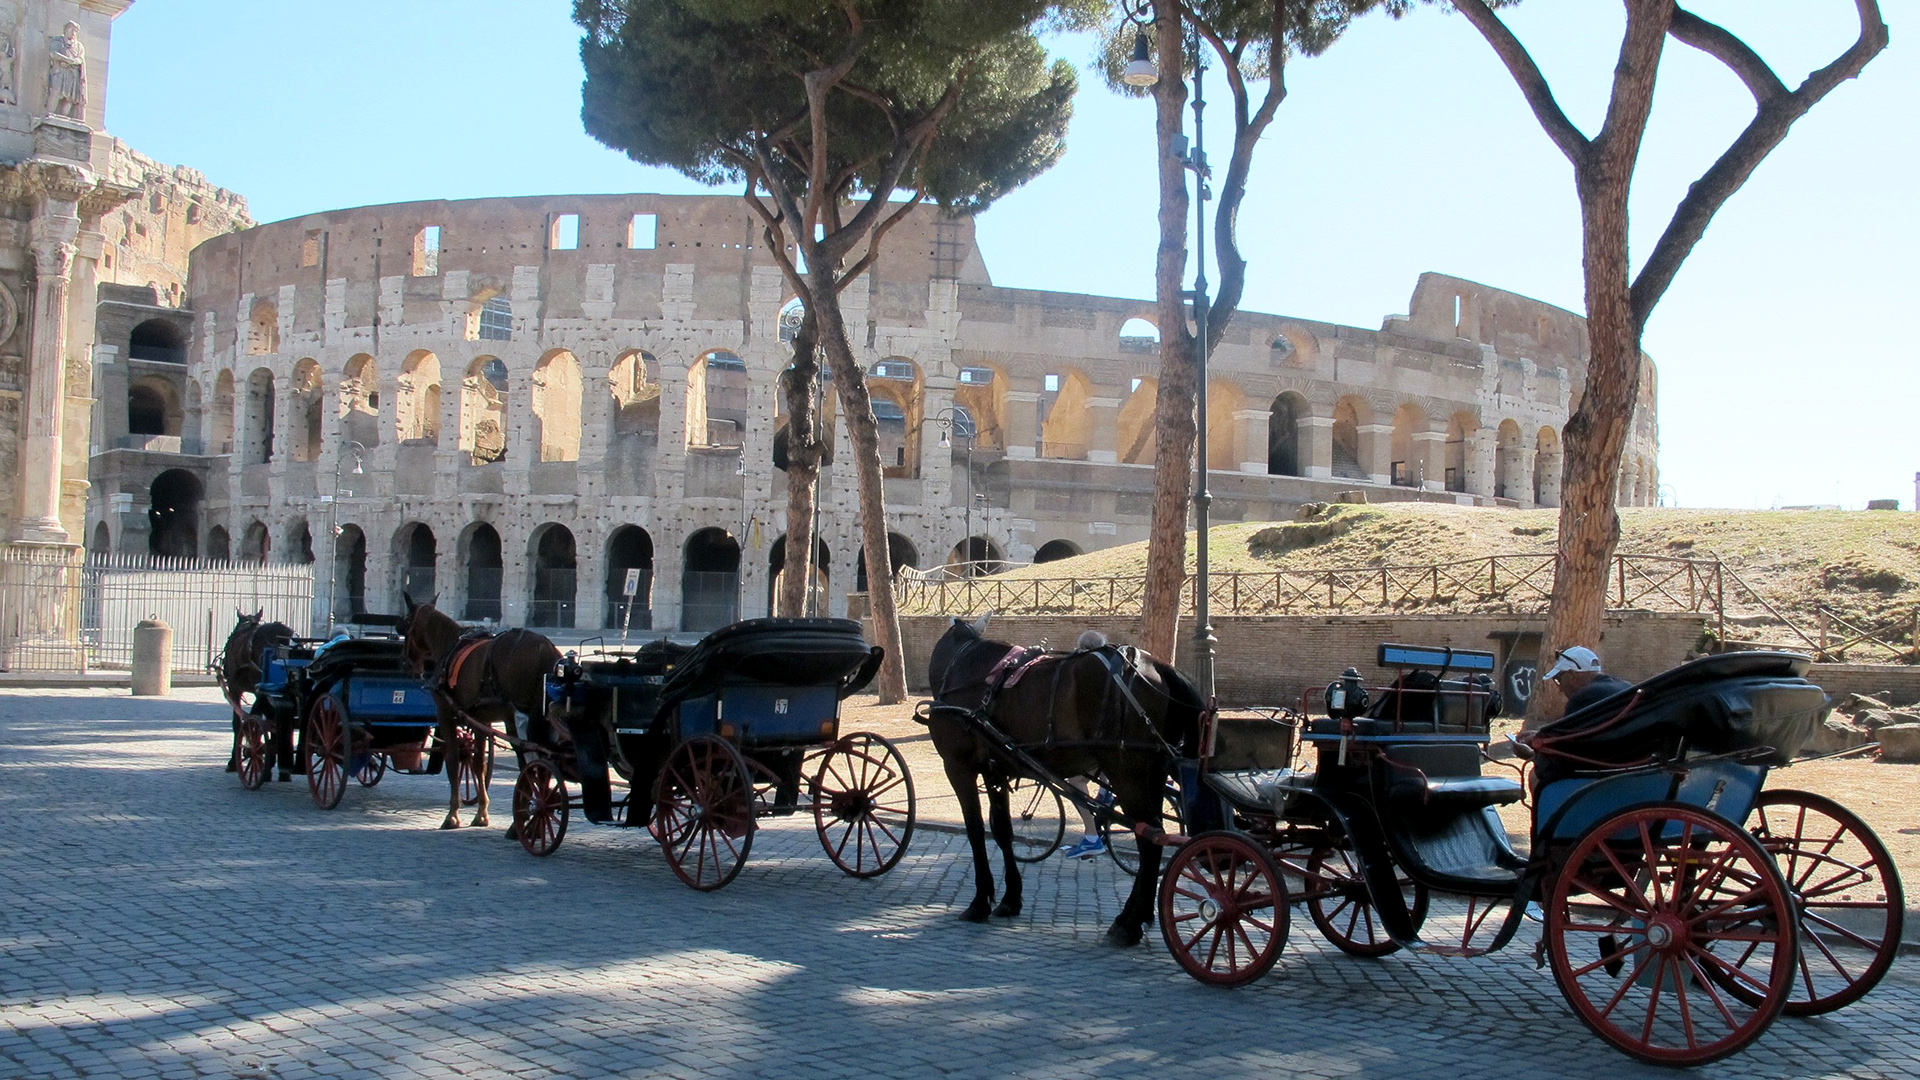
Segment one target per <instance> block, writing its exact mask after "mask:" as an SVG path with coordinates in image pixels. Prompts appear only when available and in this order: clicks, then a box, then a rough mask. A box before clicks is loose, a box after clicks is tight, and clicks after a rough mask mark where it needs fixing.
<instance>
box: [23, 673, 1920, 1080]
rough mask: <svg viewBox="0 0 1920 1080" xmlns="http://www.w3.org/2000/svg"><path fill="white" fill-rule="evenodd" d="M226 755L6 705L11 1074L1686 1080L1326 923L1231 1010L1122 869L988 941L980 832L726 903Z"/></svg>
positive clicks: (1051, 890) (1735, 1067) (397, 785)
mask: <svg viewBox="0 0 1920 1080" xmlns="http://www.w3.org/2000/svg"><path fill="white" fill-rule="evenodd" d="M226 739H227V732H226V723H225V720H224V718H223V716H222V712H221V706H220V705H219V704H218V703H217V699H216V698H215V696H214V694H213V692H211V691H199V690H195V691H187V692H184V693H183V694H182V695H181V696H180V697H178V698H175V699H173V700H168V701H152V700H144V701H143V700H135V699H131V698H127V697H124V696H112V695H105V694H102V693H100V692H98V691H93V692H86V691H40V692H34V693H19V692H0V820H4V821H5V822H6V828H5V829H4V830H0V1076H6V1077H14V1076H24V1077H67V1076H87V1077H96V1076H127V1077H161V1078H166V1080H174V1078H180V1080H186V1078H189V1077H197V1076H209V1077H238V1078H262V1080H264V1078H282V1080H295V1078H305V1077H347V1076H379V1077H452V1076H476V1077H477V1076H514V1077H519V1076H566V1077H595V1076H611V1075H622V1076H649V1077H652V1076H666V1077H713V1078H720V1077H743V1078H744V1077H756V1078H757V1077H777V1078H780V1080H802V1078H810V1077H833V1078H840V1077H853V1076H869V1075H871V1076H886V1077H896V1076H897V1077H922V1076H924V1077H995V1076H1003V1075H1027V1076H1049V1077H1052V1076H1059V1077H1118V1076H1133V1075H1139V1076H1153V1077H1177V1076H1200V1077H1209V1078H1213V1077H1235V1076H1248V1077H1256V1076H1257V1077H1261V1078H1274V1077H1294V1076H1312V1077H1336V1076H1340V1077H1345V1076H1381V1077H1394V1078H1401V1077H1444V1078H1447V1080H1461V1078H1466V1077H1471V1078H1474V1080H1480V1078H1483V1077H1506V1076H1536V1075H1551V1076H1606V1077H1609V1078H1614V1077H1628V1076H1642V1075H1654V1074H1656V1073H1658V1072H1660V1070H1654V1069H1650V1068H1645V1067H1643V1066H1640V1065H1638V1064H1636V1063H1635V1062H1633V1061H1631V1060H1629V1059H1627V1058H1625V1057H1622V1056H1620V1055H1618V1054H1616V1053H1614V1052H1613V1051H1611V1050H1609V1049H1607V1048H1605V1047H1604V1046H1603V1045H1602V1044H1600V1043H1599V1042H1598V1041H1597V1040H1595V1039H1594V1038H1593V1037H1592V1036H1591V1035H1590V1034H1588V1033H1587V1032H1586V1030H1585V1029H1584V1028H1583V1027H1581V1026H1580V1024H1579V1022H1578V1021H1577V1020H1575V1018H1574V1017H1573V1015H1572V1014H1571V1013H1570V1012H1569V1011H1568V1009H1567V1007H1566V1005H1565V1004H1564V1003H1563V1002H1562V1000H1561V999H1560V996H1559V993H1558V992H1557V991H1556V990H1555V989H1554V985H1553V981H1552V979H1551V977H1550V976H1549V975H1548V974H1547V973H1546V972H1543V971H1535V970H1533V968H1532V964H1531V962H1530V960H1529V958H1528V956H1527V953H1528V950H1527V949H1526V948H1524V947H1515V948H1514V949H1512V950H1511V951H1510V952H1508V953H1507V954H1504V955H1501V956H1496V957H1490V958H1484V959H1480V960H1471V961H1446V960H1440V959H1432V958H1413V957H1407V956H1404V955H1402V956H1396V957H1391V958H1388V959H1385V960H1382V961H1375V962H1366V961H1359V960H1354V959H1350V958H1347V957H1345V956H1342V955H1340V954H1338V953H1335V952H1334V951H1333V950H1332V949H1331V948H1329V947H1327V946H1326V945H1324V944H1322V943H1320V942H1319V941H1318V940H1317V939H1316V938H1315V936H1314V934H1313V933H1312V928H1311V926H1310V924H1308V923H1306V921H1305V920H1304V919H1298V920H1296V922H1295V929H1294V935H1293V937H1292V939H1291V940H1290V941H1289V943H1288V946H1287V951H1286V954H1285V955H1284V957H1283V958H1282V960H1281V961H1280V963H1279V965H1278V966H1277V967H1276V968H1275V969H1274V971H1273V972H1272V973H1271V974H1269V975H1268V976H1267V977H1266V978H1265V979H1263V980H1262V981H1260V982H1259V983H1256V984H1254V985H1253V986H1250V987H1246V988H1243V989H1241V990H1237V991H1219V990H1213V989H1210V988H1207V987H1204V986H1201V985H1199V984H1197V983H1195V982H1193V981H1192V980H1190V979H1188V978H1187V977H1186V976H1185V975H1184V974H1182V973H1181V972H1180V971H1179V969H1178V968H1177V967H1175V966H1174V964H1173V962H1172V961H1171V960H1170V959H1169V958H1168V957H1167V955H1166V953H1165V950H1164V948H1163V947H1162V946H1161V945H1160V944H1159V941H1158V937H1157V934H1156V935H1154V936H1152V937H1150V939H1149V940H1150V944H1149V945H1148V946H1146V947H1142V948H1139V949H1133V950H1117V949H1112V948H1109V947H1106V946H1104V945H1102V944H1100V937H1101V933H1102V931H1103V930H1104V928H1105V925H1106V921H1107V920H1108V919H1109V918H1111V917H1112V915H1113V913H1114V911H1115V910H1116V909H1117V907H1118V891H1117V887H1116V882H1115V879H1114V870H1113V867H1112V864H1111V863H1109V862H1108V861H1106V860H1104V859H1101V860H1094V861H1090V862H1086V863H1066V862H1063V861H1061V860H1059V859H1052V860H1049V861H1048V862H1046V863H1042V864H1040V865H1039V866H1037V867H1035V868H1034V872H1033V873H1032V874H1030V876H1029V879H1028V889H1027V900H1028V903H1027V910H1026V912H1025V914H1023V915H1022V916H1021V917H1020V918H1019V919H1017V920H1014V922H1013V923H1012V924H1011V925H1008V924H1006V923H1001V924H999V925H995V926H992V927H978V926H972V925H967V924H963V923H960V922H958V921H957V920H955V919H954V918H953V913H954V911H955V910H956V907H955V904H954V901H955V900H956V899H957V898H963V897H964V896H965V895H966V894H967V892H968V888H969V886H968V873H967V870H966V867H965V863H964V860H963V858H962V854H963V846H964V845H963V843H962V841H960V840H959V838H957V837H954V836H951V835H949V834H944V833H922V834H921V835H920V836H918V837H916V839H915V844H914V849H913V853H912V854H911V855H909V856H908V858H907V859H906V860H905V861H904V862H903V863H902V864H901V865H900V866H899V867H898V868H897V869H895V871H894V872H893V873H891V874H889V875H887V876H885V877H883V878H880V879H878V880H875V881H870V882H860V881H854V880H851V879H848V878H845V877H843V876H841V875H840V874H839V873H838V872H836V871H835V870H834V869H833V868H832V866H831V864H829V863H828V862H827V861H826V859H825V858H824V857H823V856H822V854H821V852H820V850H819V847H818V844H817V843H816V841H815V840H814V838H813V835H812V832H811V831H810V829H808V828H806V827H805V826H804V824H803V823H802V822H798V821H777V822H773V823H770V824H769V825H768V827H767V828H766V829H765V830H764V831H763V832H762V833H761V834H760V838H759V839H758V840H757V841H756V843H755V844H754V850H753V859H752V862H751V863H750V864H749V865H748V866H747V868H746V869H745V870H744V871H743V872H742V873H741V875H740V877H739V879H738V880H736V881H735V882H734V883H733V884H732V885H731V886H729V887H728V888H726V889H725V890H723V891H721V892H719V893H716V894H711V895H701V894H697V893H694V892H692V891H691V890H688V889H687V888H685V887H684V886H682V885H681V884H679V882H678V881H677V880H675V879H674V878H673V877H672V876H671V875H670V873H669V872H668V870H667V868H666V866H665V864H664V862H663V861H662V859H661V857H660V854H659V851H658V849H657V847H656V846H655V845H654V844H653V843H652V842H651V841H650V840H648V838H647V837H646V836H645V835H644V834H643V833H641V832H638V831H621V830H613V829H600V828H591V827H587V826H585V825H582V824H576V825H575V827H574V830H573V831H572V832H570V833H569V835H568V836H567V839H566V843H565V845H564V846H563V847H562V848H561V849H560V851H559V852H557V853H556V854H555V855H553V856H552V857H550V858H547V859H544V860H535V859H533V858H530V857H529V856H527V855H525V854H524V853H522V852H521V851H520V849H519V848H518V846H517V845H513V844H510V843H509V842H507V841H506V840H504V839H502V835H501V829H500V828H499V827H496V828H493V829H490V830H486V831H481V830H473V829H466V830H460V831H457V832H440V831H438V830H436V829H435V828H434V826H435V825H436V824H438V822H439V819H440V816H441V813H442V809H443V807H444V801H443V800H444V798H445V788H444V787H443V786H442V782H441V781H440V780H439V779H437V778H428V777H406V776H389V777H388V778H387V779H386V781H385V782H384V783H382V784H381V785H380V786H379V787H378V788H376V789H373V790H362V789H360V788H358V787H355V788H352V789H350V790H349V791H348V793H347V797H346V799H345V801H344V803H343V804H342V806H341V807H340V809H338V810H336V811H334V812H332V813H321V812H320V811H318V810H316V809H314V807H313V806H312V804H311V803H310V802H309V801H308V799H307V795H306V785H305V784H304V783H303V782H300V781H299V780H297V779H296V781H295V782H294V783H291V784H278V783H274V784H270V785H269V786H268V787H267V788H266V789H264V790H262V791H259V792H247V791H244V790H242V789H241V787H240V785H239V784H238V783H237V782H236V781H235V780H234V779H233V778H232V777H231V776H228V775H226V774H225V773H223V772H221V771H220V764H221V763H222V762H223V760H224V757H225V754H226ZM938 783H939V778H938V777H937V776H924V775H923V776H922V777H921V784H922V786H923V787H932V786H934V785H937V784H938ZM495 793H496V800H497V801H496V806H501V807H504V802H505V796H506V793H507V788H506V785H504V784H500V785H497V786H496V788H495ZM496 822H498V824H499V825H501V826H503V825H504V824H505V822H504V820H503V818H502V817H500V816H496ZM1916 1006H1920V972H1916V970H1915V965H1914V964H1913V963H1912V962H1911V961H1903V963H1902V964H1900V965H1896V967H1895V970H1894V972H1893V974H1892V976H1891V977H1890V978H1889V979H1888V980H1887V982H1886V983H1884V984H1882V986H1881V988H1880V990H1879V991H1878V992H1877V993H1875V994H1874V995H1872V996H1871V997H1869V998H1868V999H1867V1000H1865V1001H1863V1002H1861V1003H1860V1004H1857V1005H1855V1006H1853V1007H1852V1008H1849V1009H1846V1010H1844V1011H1842V1012H1840V1013H1838V1014H1836V1015H1834V1016H1832V1017H1828V1018H1825V1019H1819V1020H1791V1019H1782V1020H1781V1021H1780V1022H1778V1023H1777V1024H1775V1025H1774V1027H1773V1028H1772V1030H1771V1031H1770V1032H1769V1033H1768V1034H1767V1035H1766V1036H1765V1037H1764V1038H1763V1039H1762V1040H1761V1041H1760V1042H1758V1043H1757V1044H1756V1045H1755V1046H1754V1047H1752V1048H1750V1049H1749V1050H1748V1051H1746V1052H1745V1053H1744V1054H1741V1055H1739V1056H1737V1057H1735V1058H1733V1059H1731V1060H1730V1061H1728V1062H1724V1063H1722V1064H1719V1065H1716V1066H1711V1067H1709V1068H1707V1069H1703V1070H1700V1072H1699V1073H1697V1074H1696V1075H1700V1076H1704V1077H1723V1076H1724V1077H1733V1076H1740V1077H1748V1076H1756V1077H1802V1076H1816V1075H1819V1076H1850V1077H1877V1076H1920V1060H1917V1058H1916V1055H1917V1053H1920V1024H1917V1023H1916V1020H1915V1017H1916V1015H1920V1008H1916Z"/></svg>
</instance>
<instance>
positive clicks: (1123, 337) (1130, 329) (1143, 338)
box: [1120, 315, 1160, 353]
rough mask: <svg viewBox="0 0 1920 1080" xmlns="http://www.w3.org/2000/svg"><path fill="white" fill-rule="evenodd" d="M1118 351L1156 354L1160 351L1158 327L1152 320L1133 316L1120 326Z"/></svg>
mask: <svg viewBox="0 0 1920 1080" xmlns="http://www.w3.org/2000/svg"><path fill="white" fill-rule="evenodd" d="M1120 351H1121V352H1141V353H1157V352H1159V351H1160V327H1159V326H1157V325H1156V324H1155V323H1154V321H1153V320H1152V319H1148V318H1143V317H1141V316H1139V315H1135V316H1133V317H1132V318H1129V319H1128V320H1127V321H1125V322H1123V323H1121V324H1120Z"/></svg>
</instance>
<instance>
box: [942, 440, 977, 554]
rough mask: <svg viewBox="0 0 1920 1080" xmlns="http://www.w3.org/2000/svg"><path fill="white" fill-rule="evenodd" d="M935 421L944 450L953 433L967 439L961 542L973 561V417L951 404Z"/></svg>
mask: <svg viewBox="0 0 1920 1080" xmlns="http://www.w3.org/2000/svg"><path fill="white" fill-rule="evenodd" d="M963 416H964V417H966V418H967V422H966V424H964V425H962V424H961V423H960V418H961V417H963ZM934 422H935V423H937V424H939V425H940V448H941V449H942V450H945V449H948V448H950V447H951V446H952V445H953V440H952V439H951V438H950V437H949V436H951V435H954V434H958V435H962V436H964V437H965V438H966V440H967V509H966V520H967V524H966V530H967V531H966V533H965V535H964V536H963V537H962V539H961V541H960V543H961V544H962V545H963V546H964V547H965V548H966V553H967V561H968V562H972V561H973V436H974V428H973V417H972V416H971V415H970V414H968V413H967V412H965V411H964V410H962V409H961V408H960V407H959V406H956V405H949V406H947V407H946V408H944V409H941V410H940V412H939V414H938V415H936V416H935V417H934ZM967 576H968V577H972V576H973V574H972V573H971V572H969V573H968V574H967Z"/></svg>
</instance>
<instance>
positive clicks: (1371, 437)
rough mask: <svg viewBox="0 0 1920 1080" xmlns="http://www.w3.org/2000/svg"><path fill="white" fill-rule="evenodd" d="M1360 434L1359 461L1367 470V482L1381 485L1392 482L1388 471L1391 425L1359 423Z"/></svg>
mask: <svg viewBox="0 0 1920 1080" xmlns="http://www.w3.org/2000/svg"><path fill="white" fill-rule="evenodd" d="M1357 431H1358V434H1359V436H1360V463H1361V465H1362V466H1363V467H1364V468H1365V469H1366V470H1367V483H1369V484H1379V485H1380V486H1382V487H1385V486H1386V485H1388V484H1390V483H1392V482H1393V476H1392V475H1391V474H1390V473H1389V472H1388V470H1389V469H1391V468H1392V464H1391V462H1392V461H1393V425H1392V424H1361V425H1360V426H1359V428H1358V429H1357Z"/></svg>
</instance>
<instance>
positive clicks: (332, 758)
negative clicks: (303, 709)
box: [307, 694, 347, 810]
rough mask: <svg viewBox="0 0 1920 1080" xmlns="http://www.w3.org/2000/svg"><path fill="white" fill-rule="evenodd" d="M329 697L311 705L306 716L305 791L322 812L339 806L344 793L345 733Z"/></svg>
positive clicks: (332, 698)
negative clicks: (311, 709) (311, 796)
mask: <svg viewBox="0 0 1920 1080" xmlns="http://www.w3.org/2000/svg"><path fill="white" fill-rule="evenodd" d="M343 719H344V718H343V717H342V716H341V715H340V704H339V702H337V701H335V700H334V697H333V695H332V694H324V695H322V696H321V698H320V700H319V701H316V702H314V703H313V712H312V713H310V714H309V715H308V716H307V790H308V791H309V792H311V793H312V795H313V804H314V805H315V806H318V807H319V808H320V809H322V810H331V809H333V808H334V807H336V806H339V805H340V796H342V795H344V794H346V790H347V729H346V725H345V724H344V723H343V722H342V721H343Z"/></svg>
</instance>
